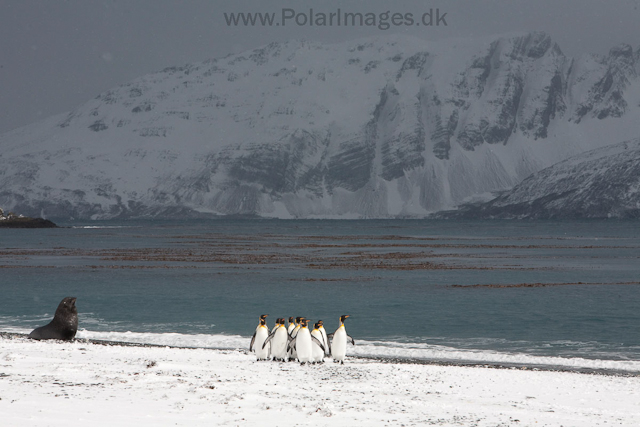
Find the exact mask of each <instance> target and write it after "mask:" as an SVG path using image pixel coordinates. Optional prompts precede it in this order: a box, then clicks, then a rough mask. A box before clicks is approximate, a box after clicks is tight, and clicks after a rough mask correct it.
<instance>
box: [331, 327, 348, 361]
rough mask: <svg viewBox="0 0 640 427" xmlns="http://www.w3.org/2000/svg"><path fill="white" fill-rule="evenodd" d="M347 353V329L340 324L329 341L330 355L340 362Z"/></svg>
mask: <svg viewBox="0 0 640 427" xmlns="http://www.w3.org/2000/svg"><path fill="white" fill-rule="evenodd" d="M346 354H347V331H346V330H345V329H344V326H341V327H339V328H338V330H336V331H335V332H334V333H333V341H331V357H333V360H335V361H338V362H342V361H343V360H344V356H345V355H346Z"/></svg>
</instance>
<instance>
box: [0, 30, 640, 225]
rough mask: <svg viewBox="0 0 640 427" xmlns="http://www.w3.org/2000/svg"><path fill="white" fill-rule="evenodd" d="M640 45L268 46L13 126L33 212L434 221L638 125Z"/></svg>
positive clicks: (0, 175)
mask: <svg viewBox="0 0 640 427" xmlns="http://www.w3.org/2000/svg"><path fill="white" fill-rule="evenodd" d="M639 56H640V52H639V51H637V50H636V51H634V50H633V49H632V48H631V47H630V46H627V45H623V46H619V47H616V48H614V49H612V50H611V52H610V54H609V55H608V56H597V55H588V56H586V57H583V58H578V59H572V58H568V57H566V56H565V55H564V54H563V53H562V51H561V49H560V47H559V46H558V45H557V44H555V43H554V42H553V41H552V40H551V38H550V37H549V36H548V35H546V34H543V33H531V34H516V35H509V36H502V37H495V38H489V39H485V40H455V41H447V42H442V43H426V42H424V41H422V40H417V39H412V38H402V37H397V36H388V37H380V38H371V39H364V40H358V41H354V42H348V43H341V44H335V45H321V44H313V43H306V42H293V41H292V42H288V43H272V44H270V45H268V46H265V47H262V48H260V49H256V50H253V51H248V52H244V53H242V54H238V55H232V56H228V57H226V58H221V59H214V60H209V61H205V62H202V63H199V64H191V65H186V66H184V67H175V68H169V69H166V70H163V71H162V72H159V73H156V74H151V75H147V76H143V77H141V78H139V79H137V80H135V81H133V82H131V83H128V84H125V85H122V86H120V87H117V88H114V89H113V90H110V91H107V92H105V93H103V94H101V95H100V96H98V97H97V98H96V99H94V100H91V101H89V102H87V103H86V104H84V105H83V106H81V107H79V108H78V109H77V110H75V111H72V112H70V113H68V114H65V115H62V116H57V117H52V118H49V119H47V120H45V121H43V122H40V123H36V124H34V125H30V126H27V127H24V128H21V129H18V130H16V131H13V132H9V133H7V134H4V135H2V136H0V153H1V155H0V204H1V205H3V206H6V207H7V208H11V209H13V210H19V211H21V212H25V213H27V214H30V215H47V216H50V217H76V218H109V217H118V216H145V215H173V214H176V213H180V214H182V215H184V214H198V213H216V214H258V215H265V216H276V217H282V218H289V217H389V216H421V215H425V214H427V213H429V212H433V211H437V210H442V209H447V208H451V207H453V206H455V205H457V204H459V203H461V202H464V201H466V200H469V199H470V198H474V197H480V196H484V197H486V196H487V194H489V193H490V192H493V191H498V190H504V189H508V188H511V187H513V186H514V185H516V184H517V183H519V182H520V181H522V180H523V179H524V178H526V177H527V176H529V175H530V174H531V173H533V172H536V171H538V170H541V169H543V168H544V167H547V166H550V165H551V164H553V163H555V162H557V161H560V160H563V159H566V158H568V157H569V156H572V155H575V154H579V153H582V152H584V151H586V150H588V149H592V148H595V147H598V146H602V145H605V144H608V143H612V142H615V141H620V140H624V139H629V138H631V137H634V136H636V135H635V134H634V132H635V133H636V134H637V131H636V129H637V123H635V121H636V119H635V118H636V117H637V116H638V112H639V110H640V82H639V79H638V73H639V72H640V58H639Z"/></svg>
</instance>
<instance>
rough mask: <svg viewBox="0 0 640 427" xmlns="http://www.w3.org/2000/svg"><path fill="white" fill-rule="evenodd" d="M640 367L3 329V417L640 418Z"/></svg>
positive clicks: (340, 422) (201, 421)
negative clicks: (308, 351)
mask: <svg viewBox="0 0 640 427" xmlns="http://www.w3.org/2000/svg"><path fill="white" fill-rule="evenodd" d="M639 394H640V377H638V376H637V373H636V374H633V373H630V374H628V375H623V376H614V375H611V376H610V375H593V374H583V373H574V372H553V371H537V370H522V369H493V368H486V367H477V366H476V367H462V366H441V365H432V364H429V365H425V364H407V363H402V364H397V363H387V362H384V361H376V360H371V359H365V358H356V357H348V358H347V361H346V363H345V364H344V365H338V364H334V363H331V361H328V363H325V364H323V365H316V366H310V365H306V366H301V365H299V364H298V363H274V362H257V361H256V360H255V355H253V354H247V352H246V351H243V350H213V349H185V348H173V347H160V346H125V345H101V344H96V343H92V342H88V341H86V340H77V341H74V342H70V343H69V342H64V343H63V342H52V341H49V342H37V341H32V340H28V339H26V338H23V337H19V336H18V337H16V336H10V335H6V334H5V335H3V336H2V337H0V414H2V417H1V418H2V425H3V426H65V427H72V426H86V425H92V426H113V425H137V426H160V425H185V426H196V425H209V426H211V425H225V426H236V425H258V424H260V425H267V426H294V425H301V426H302V425H313V426H354V425H374V426H385V425H389V426H400V425H405V426H410V425H444V426H449V425H456V426H497V425H505V426H507V425H514V426H515V425H519V426H533V425H536V426H565V427H566V426H582V427H584V426H598V425H618V426H637V425H640V398H639V397H640V396H639Z"/></svg>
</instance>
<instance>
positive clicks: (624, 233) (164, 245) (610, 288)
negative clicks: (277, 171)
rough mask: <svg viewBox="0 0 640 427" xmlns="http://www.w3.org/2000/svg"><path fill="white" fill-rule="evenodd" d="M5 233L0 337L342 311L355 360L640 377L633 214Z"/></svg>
mask: <svg viewBox="0 0 640 427" xmlns="http://www.w3.org/2000/svg"><path fill="white" fill-rule="evenodd" d="M59 225H61V226H64V227H65V228H58V229H36V230H29V229H25V230H23V229H0V289H1V291H2V298H0V331H4V332H19V333H28V332H30V331H31V330H32V329H33V328H35V327H37V326H41V325H43V324H45V323H48V322H49V320H50V319H51V318H52V316H53V313H54V311H55V309H56V307H57V305H58V303H59V302H60V300H61V299H62V298H63V297H65V296H75V297H77V298H78V300H77V307H78V313H79V323H80V326H79V332H78V338H92V339H104V340H115V341H126V342H142V343H150V344H163V345H175V346H185V347H208V348H248V346H249V340H250V337H251V335H252V334H253V331H254V329H255V327H256V325H257V323H258V317H259V316H260V315H261V314H269V317H268V319H267V320H268V325H269V326H270V327H271V326H273V324H274V321H275V319H277V318H278V317H287V318H288V317H289V316H305V317H307V318H310V319H312V321H317V320H319V319H322V320H324V323H325V327H326V329H327V330H328V332H331V331H333V330H334V329H335V328H336V327H337V325H338V317H339V316H340V315H342V314H349V315H350V316H351V317H350V318H349V319H347V321H346V327H347V331H348V333H349V334H350V335H351V336H352V337H353V338H354V339H355V342H356V346H355V347H351V346H350V347H349V349H348V353H347V354H348V355H361V356H377V357H385V358H410V359H420V360H425V361H446V362H465V363H466V362H470V363H479V364H482V363H493V364H506V365H513V366H543V367H560V368H563V367H564V368H568V369H596V370H611V371H625V372H634V373H640V223H638V222H634V221H581V222H569V221H558V222H554V221H453V220H273V219H258V218H243V219H228V218H226V219H215V220H188V221H152V220H147V221H117V222H116V221H104V222H99V221H91V222H68V223H60V224H59Z"/></svg>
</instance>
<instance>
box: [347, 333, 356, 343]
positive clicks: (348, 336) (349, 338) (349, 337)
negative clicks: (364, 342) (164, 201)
mask: <svg viewBox="0 0 640 427" xmlns="http://www.w3.org/2000/svg"><path fill="white" fill-rule="evenodd" d="M349 340H351V344H353V345H356V342H355V341H354V340H353V338H351V336H350V335H347V342H349Z"/></svg>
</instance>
